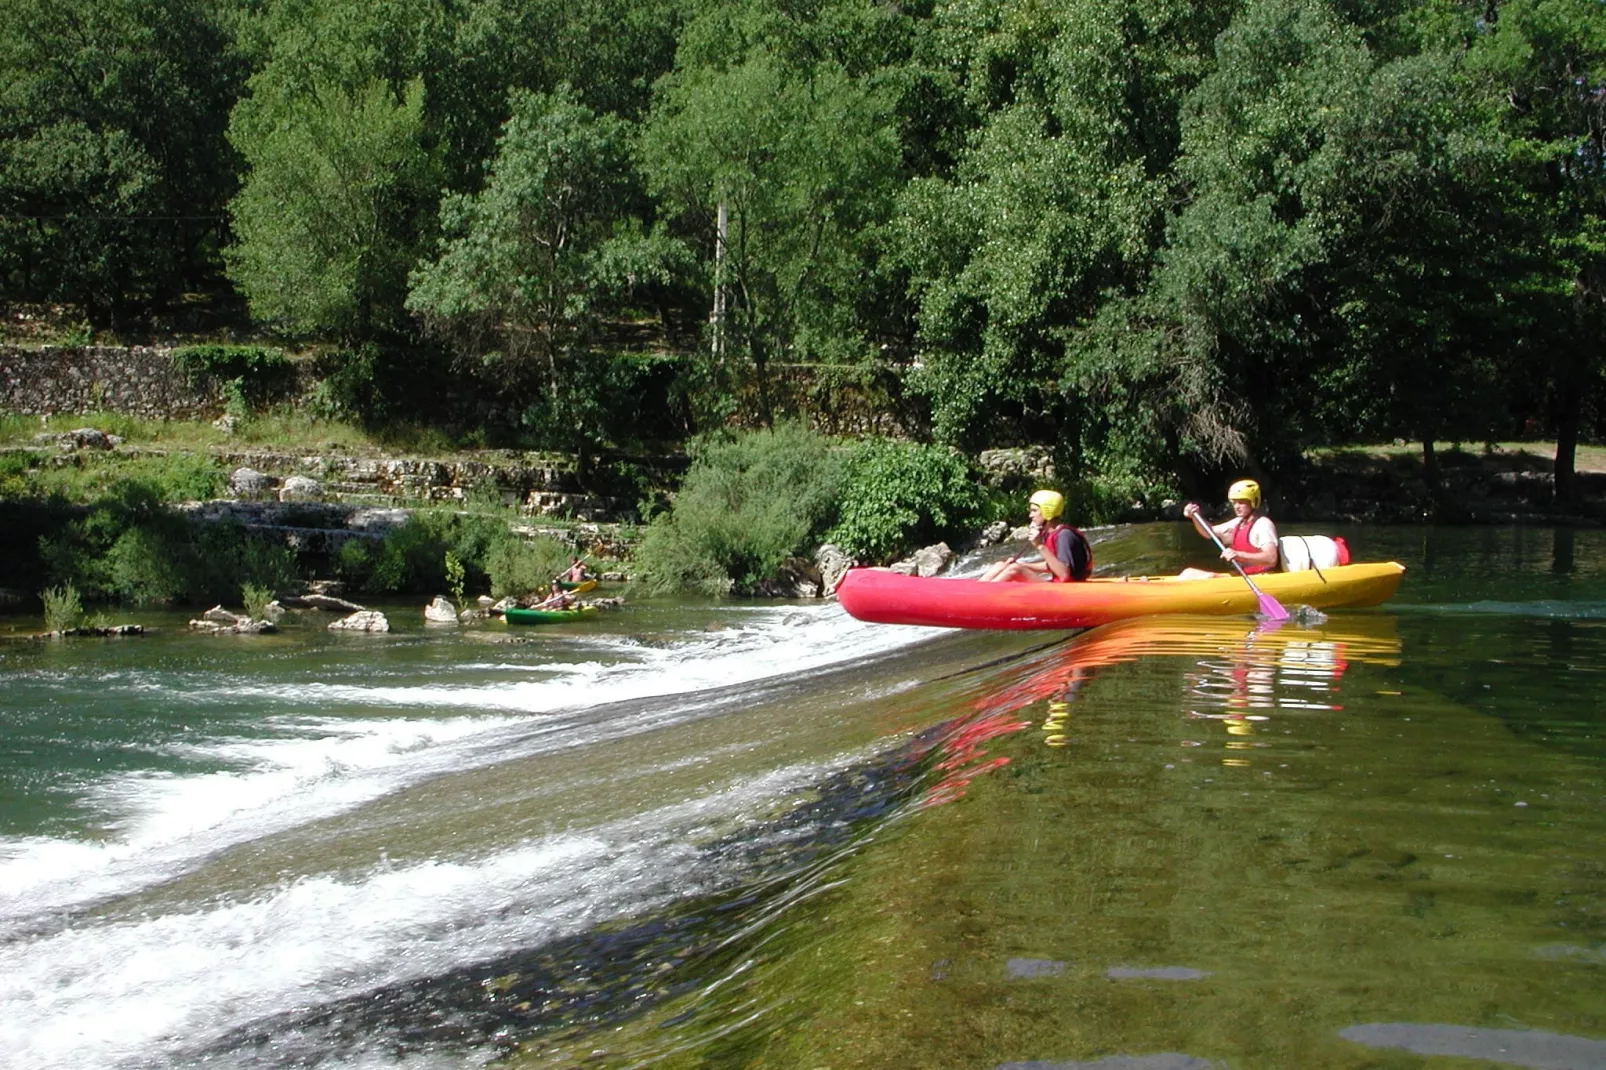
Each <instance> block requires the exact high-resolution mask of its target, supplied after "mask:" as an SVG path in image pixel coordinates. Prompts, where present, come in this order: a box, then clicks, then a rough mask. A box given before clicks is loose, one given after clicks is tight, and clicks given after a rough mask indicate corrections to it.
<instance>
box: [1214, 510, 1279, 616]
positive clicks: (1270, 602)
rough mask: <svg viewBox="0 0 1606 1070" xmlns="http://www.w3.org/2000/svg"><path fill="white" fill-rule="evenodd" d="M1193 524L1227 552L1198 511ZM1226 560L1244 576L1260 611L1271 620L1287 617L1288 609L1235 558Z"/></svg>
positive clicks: (1218, 547)
mask: <svg viewBox="0 0 1606 1070" xmlns="http://www.w3.org/2000/svg"><path fill="white" fill-rule="evenodd" d="M1193 526H1194V527H1196V528H1198V529H1199V530H1200V531H1202V532H1204V533H1205V534H1206V535H1208V536H1210V541H1211V542H1213V543H1215V544H1216V549H1218V550H1220V551H1221V552H1222V553H1223V554H1225V553H1226V552H1227V547H1226V546H1225V545H1224V544H1223V543H1222V541H1221V536H1220V535H1217V534H1216V529H1215V528H1213V527H1211V526H1210V525H1209V524H1207V523H1205V521H1204V519H1203V518H1202V517H1200V516H1199V514H1198V513H1194V514H1193ZM1228 562H1229V563H1230V564H1231V565H1232V567H1233V568H1235V569H1237V570H1238V575H1240V576H1242V577H1243V578H1244V582H1245V583H1247V584H1249V589H1250V590H1251V591H1254V592H1255V602H1256V603H1257V604H1258V605H1259V606H1260V612H1261V613H1263V614H1265V615H1266V616H1268V617H1270V618H1271V619H1273V620H1285V619H1287V617H1288V610H1286V609H1284V608H1283V605H1282V603H1281V602H1279V601H1277V599H1275V598H1273V597H1272V596H1271V595H1269V594H1267V593H1266V592H1265V591H1262V590H1261V589H1260V588H1259V587H1256V586H1255V581H1254V580H1252V579H1250V578H1249V573H1247V572H1245V571H1244V567H1243V566H1242V565H1240V564H1239V563H1238V561H1237V559H1236V558H1228Z"/></svg>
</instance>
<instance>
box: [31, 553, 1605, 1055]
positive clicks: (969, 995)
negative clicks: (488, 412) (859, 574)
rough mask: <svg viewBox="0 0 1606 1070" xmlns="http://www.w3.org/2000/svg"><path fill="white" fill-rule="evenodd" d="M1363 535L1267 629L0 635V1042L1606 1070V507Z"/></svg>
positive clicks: (666, 614) (819, 624)
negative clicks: (1353, 569) (1343, 603)
mask: <svg viewBox="0 0 1606 1070" xmlns="http://www.w3.org/2000/svg"><path fill="white" fill-rule="evenodd" d="M1293 530H1296V531H1297V530H1301V529H1299V528H1295V529H1293ZM1345 534H1346V536H1347V538H1348V539H1349V542H1350V545H1351V547H1352V548H1353V549H1354V550H1355V551H1356V554H1357V557H1358V558H1361V559H1394V560H1398V561H1400V562H1402V563H1403V564H1405V565H1406V566H1407V568H1408V572H1407V574H1406V578H1405V582H1404V584H1403V585H1402V587H1401V590H1400V593H1399V594H1398V595H1397V596H1396V598H1395V599H1394V600H1393V601H1392V602H1391V603H1390V604H1389V605H1388V606H1386V607H1384V608H1382V609H1378V610H1365V611H1350V612H1338V611H1335V612H1331V613H1330V614H1328V615H1327V617H1326V618H1325V619H1323V618H1321V617H1320V616H1319V615H1297V614H1296V620H1295V621H1294V622H1292V623H1290V624H1287V625H1284V626H1282V627H1277V628H1266V627H1263V626H1260V625H1258V624H1257V622H1255V621H1254V620H1251V619H1249V618H1155V619H1152V620H1150V621H1145V622H1132V623H1128V624H1124V625H1118V626H1113V627H1108V628H1102V629H1095V630H1093V631H1089V632H1085V633H1082V634H1079V635H1074V636H1067V635H1062V634H1057V633H1020V634H1013V633H1011V634H989V633H958V632H944V631H937V630H927V629H914V628H900V627H894V626H877V625H865V624H860V623H858V622H856V621H853V620H852V619H850V618H848V617H846V616H845V615H844V614H843V613H842V612H841V610H840V609H839V608H838V607H836V606H835V605H834V604H830V603H781V602H774V603H753V602H730V603H724V604H709V603H702V602H692V601H677V600H673V599H663V600H643V601H632V602H629V603H627V604H626V605H625V606H624V607H622V608H621V609H619V610H618V611H616V612H613V613H610V614H606V615H604V616H603V617H601V618H599V619H597V620H595V621H588V622H578V623H575V624H566V625H557V626H544V627H538V628H524V629H517V628H515V629H509V628H507V627H506V626H501V625H496V626H491V627H482V628H472V629H463V628H458V627H456V626H451V625H447V626H444V627H441V626H426V625H425V623H424V622H423V620H422V609H421V607H420V606H419V605H408V606H382V607H379V608H383V609H385V610H386V611H387V613H388V614H389V615H390V619H391V621H392V627H393V631H392V632H390V633H389V634H386V635H345V634H337V633H330V632H328V631H327V630H325V629H324V628H323V624H324V623H326V621H327V620H328V618H327V617H318V616H316V615H305V616H303V615H297V616H295V617H293V618H292V619H291V620H290V621H288V622H287V625H286V627H285V628H284V629H283V630H282V631H281V632H280V633H278V634H276V635H271V636H250V637H219V636H202V635H196V634H193V633H190V632H189V631H187V630H186V629H185V628H184V617H183V616H181V615H177V614H173V613H164V612H146V611H133V612H130V613H127V614H117V615H115V619H116V620H118V621H121V620H123V619H132V620H137V621H139V622H142V623H146V624H148V625H151V626H153V628H154V631H153V633H152V634H149V635H146V636H143V637H138V638H127V639H119V640H105V641H100V640H77V641H69V642H54V643H39V642H30V641H26V640H21V639H17V638H15V636H16V635H18V634H21V633H23V632H27V631H30V630H34V629H36V628H37V621H30V620H24V619H19V618H12V619H7V620H4V621H0V636H4V635H5V634H6V633H5V631H4V629H9V632H10V633H11V635H12V638H0V681H3V689H0V801H3V805H0V1065H3V1066H5V1067H7V1068H8V1070H58V1068H59V1070H67V1068H72V1070H81V1068H85V1067H96V1068H111V1067H119V1068H121V1067H129V1068H146V1067H185V1066H197V1067H200V1066H205V1067H270V1066H294V1067H299V1066H320V1067H341V1068H345V1067H364V1068H366V1067H382V1066H407V1067H425V1068H437V1067H439V1068H446V1067H452V1068H457V1067H473V1066H480V1065H484V1064H486V1063H488V1062H492V1061H498V1060H500V1062H499V1065H508V1066H515V1067H571V1066H586V1067H626V1066H639V1065H647V1064H652V1065H660V1066H688V1067H689V1066H709V1067H713V1066H719V1067H727V1066H728V1067H738V1066H741V1067H746V1066H768V1067H890V1066H898V1067H987V1068H994V1067H998V1068H1011V1070H1019V1068H1028V1067H1031V1068H1041V1070H1046V1068H1071V1067H1084V1066H1085V1067H1102V1068H1105V1070H1203V1068H1207V1067H1218V1068H1225V1067H1232V1068H1237V1070H1243V1068H1285V1067H1343V1068H1351V1067H1353V1068H1356V1070H1360V1068H1363V1067H1418V1066H1420V1067H1436V1066H1441V1065H1442V1066H1445V1067H1450V1066H1455V1067H1463V1066H1525V1067H1563V1066H1566V1067H1571V1066H1588V1067H1606V983H1603V982H1606V852H1603V850H1602V847H1601V844H1602V843H1603V842H1606V777H1603V772H1606V768H1603V766H1606V737H1603V733H1602V729H1603V727H1606V725H1603V721H1606V714H1603V713H1602V710H1601V706H1600V702H1599V695H1600V692H1598V691H1596V690H1595V688H1596V687H1598V686H1600V682H1601V680H1602V675H1601V674H1602V672H1603V670H1606V533H1602V532H1600V531H1597V530H1577V531H1574V530H1572V529H1530V528H1460V529H1447V528H1371V529H1356V530H1354V531H1351V532H1346V533H1345ZM1094 535H1095V541H1096V545H1097V557H1098V564H1099V570H1100V571H1101V572H1111V573H1126V572H1153V571H1173V570H1175V569H1176V568H1178V567H1180V566H1181V565H1182V564H1184V563H1202V562H1203V561H1204V560H1205V558H1204V557H1201V555H1200V553H1199V551H1200V546H1199V545H1197V544H1198V542H1199V540H1197V539H1196V538H1194V537H1191V536H1189V535H1187V533H1186V530H1185V529H1184V528H1183V526H1182V525H1178V524H1172V525H1139V526H1133V527H1120V528H1110V529H1102V530H1099V531H1097V532H1095V533H1094ZM982 564H983V562H982V560H981V559H979V558H978V559H975V560H971V561H967V562H965V563H964V564H963V566H962V568H963V569H964V570H967V571H974V570H976V569H979V568H980V567H981V566H982Z"/></svg>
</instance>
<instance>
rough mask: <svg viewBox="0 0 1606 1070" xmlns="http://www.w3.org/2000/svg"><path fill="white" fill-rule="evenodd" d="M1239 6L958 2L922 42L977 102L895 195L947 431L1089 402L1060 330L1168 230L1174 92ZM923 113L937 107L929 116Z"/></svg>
mask: <svg viewBox="0 0 1606 1070" xmlns="http://www.w3.org/2000/svg"><path fill="white" fill-rule="evenodd" d="M1228 10H1230V9H1229V8H1223V7H1222V6H1220V5H1202V4H1150V3H1142V2H1135V3H1114V4H1111V3H1103V2H1093V0H1058V2H1055V3H1050V4H1040V3H1005V4H997V5H987V6H975V5H952V6H951V7H947V8H944V9H942V10H941V12H940V14H939V16H938V18H937V19H936V20H935V22H936V23H937V26H936V29H935V30H934V31H933V33H932V34H931V38H932V40H931V42H930V44H928V45H927V46H926V47H925V50H924V51H925V52H926V53H928V54H929V55H930V56H931V57H932V58H931V59H930V60H927V62H930V63H942V64H944V65H945V67H946V69H947V70H948V71H949V72H950V75H951V77H952V78H953V79H954V80H955V82H956V83H957V84H958V85H960V86H961V87H962V92H963V98H964V100H965V103H966V105H967V107H968V109H969V110H970V111H971V113H972V114H974V115H976V116H977V119H976V125H975V128H974V130H973V132H972V133H971V135H970V137H969V141H968V145H967V147H966V148H965V149H964V150H963V151H962V152H961V153H960V154H959V156H958V158H957V161H956V163H955V165H954V167H953V168H952V170H951V172H939V173H937V174H933V175H931V176H928V177H923V178H919V179H916V180H915V181H913V182H911V183H910V184H909V186H908V188H907V189H906V190H905V192H904V194H903V196H902V198H901V201H900V213H899V219H898V225H897V228H896V230H895V235H896V238H895V241H894V243H893V257H894V259H895V262H896V263H897V264H898V265H899V266H900V267H901V269H902V270H903V271H905V272H906V274H907V277H908V279H909V287H910V290H911V292H912V293H913V294H914V295H915V297H916V300H917V301H918V320H919V338H918V344H919V346H920V350H921V363H922V366H921V367H920V369H919V371H918V372H917V374H916V375H915V376H914V377H913V385H914V386H915V388H916V389H917V390H919V391H920V392H922V393H924V394H925V395H926V396H928V397H929V398H930V399H931V403H932V406H933V420H934V429H935V433H936V435H937V437H938V438H939V439H941V440H943V441H947V442H953V443H959V444H964V445H966V446H970V447H973V448H974V447H977V446H981V445H986V444H988V443H989V442H992V441H998V440H1003V441H1008V440H1020V439H1023V438H1025V439H1039V440H1041V439H1043V438H1054V437H1056V436H1057V437H1060V438H1062V439H1063V440H1065V441H1067V442H1068V443H1069V444H1070V448H1071V449H1072V451H1073V452H1074V451H1075V450H1076V449H1078V448H1079V447H1080V445H1081V444H1082V442H1083V441H1084V440H1085V439H1086V437H1087V434H1088V431H1087V429H1086V428H1085V427H1084V425H1085V424H1086V422H1087V420H1088V419H1089V418H1090V417H1091V416H1092V415H1093V411H1092V406H1090V405H1089V404H1088V402H1087V398H1086V392H1085V389H1084V388H1083V386H1082V385H1081V384H1080V382H1079V381H1078V377H1077V376H1072V375H1069V374H1067V373H1066V370H1065V365H1066V362H1067V361H1069V362H1070V364H1071V366H1072V368H1074V369H1082V370H1084V371H1085V370H1086V368H1085V367H1084V363H1085V362H1084V360H1083V358H1082V356H1081V355H1080V354H1077V353H1075V352H1069V353H1068V352H1067V349H1066V341H1067V338H1068V337H1069V332H1071V331H1072V330H1073V329H1074V328H1075V327H1077V326H1078V325H1079V324H1081V323H1083V322H1085V321H1086V320H1087V319H1088V318H1089V317H1091V316H1092V315H1093V314H1094V313H1095V312H1096V311H1097V310H1098V308H1099V307H1100V306H1101V304H1102V303H1103V302H1104V301H1105V300H1106V298H1107V295H1109V294H1112V293H1113V294H1118V293H1122V292H1128V291H1130V290H1132V289H1133V288H1135V287H1138V286H1140V285H1141V284H1142V281H1143V279H1144V278H1145V277H1146V274H1147V272H1148V270H1149V266H1150V263H1151V261H1152V257H1153V255H1154V250H1155V249H1156V247H1157V246H1158V244H1159V242H1160V238H1161V234H1162V229H1161V227H1162V222H1163V214H1162V213H1163V209H1164V207H1165V197H1166V194H1167V187H1166V178H1167V172H1168V170H1169V168H1170V165H1171V160H1172V158H1173V157H1174V156H1175V154H1176V151H1177V137H1178V133H1177V114H1176V113H1177V107H1178V99H1179V97H1180V93H1181V91H1182V90H1183V89H1185V88H1186V87H1187V86H1189V85H1191V84H1192V83H1193V82H1194V81H1196V80H1197V78H1198V76H1199V71H1200V69H1201V67H1202V60H1201V57H1202V56H1203V55H1204V54H1206V50H1207V45H1208V42H1209V40H1210V37H1211V36H1212V35H1213V34H1214V33H1215V31H1216V30H1217V29H1219V26H1220V22H1219V20H1220V19H1222V18H1224V17H1225V14H1226V12H1227V11H1228ZM928 125H929V124H928Z"/></svg>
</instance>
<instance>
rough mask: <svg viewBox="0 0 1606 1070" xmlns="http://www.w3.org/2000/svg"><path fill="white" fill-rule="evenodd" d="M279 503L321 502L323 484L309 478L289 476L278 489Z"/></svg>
mask: <svg viewBox="0 0 1606 1070" xmlns="http://www.w3.org/2000/svg"><path fill="white" fill-rule="evenodd" d="M279 500H280V501H281V502H321V501H323V484H322V483H319V482H318V481H317V480H316V479H313V478H312V477H311V476H289V477H288V478H286V479H285V481H284V485H283V486H282V487H280V488H279Z"/></svg>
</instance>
